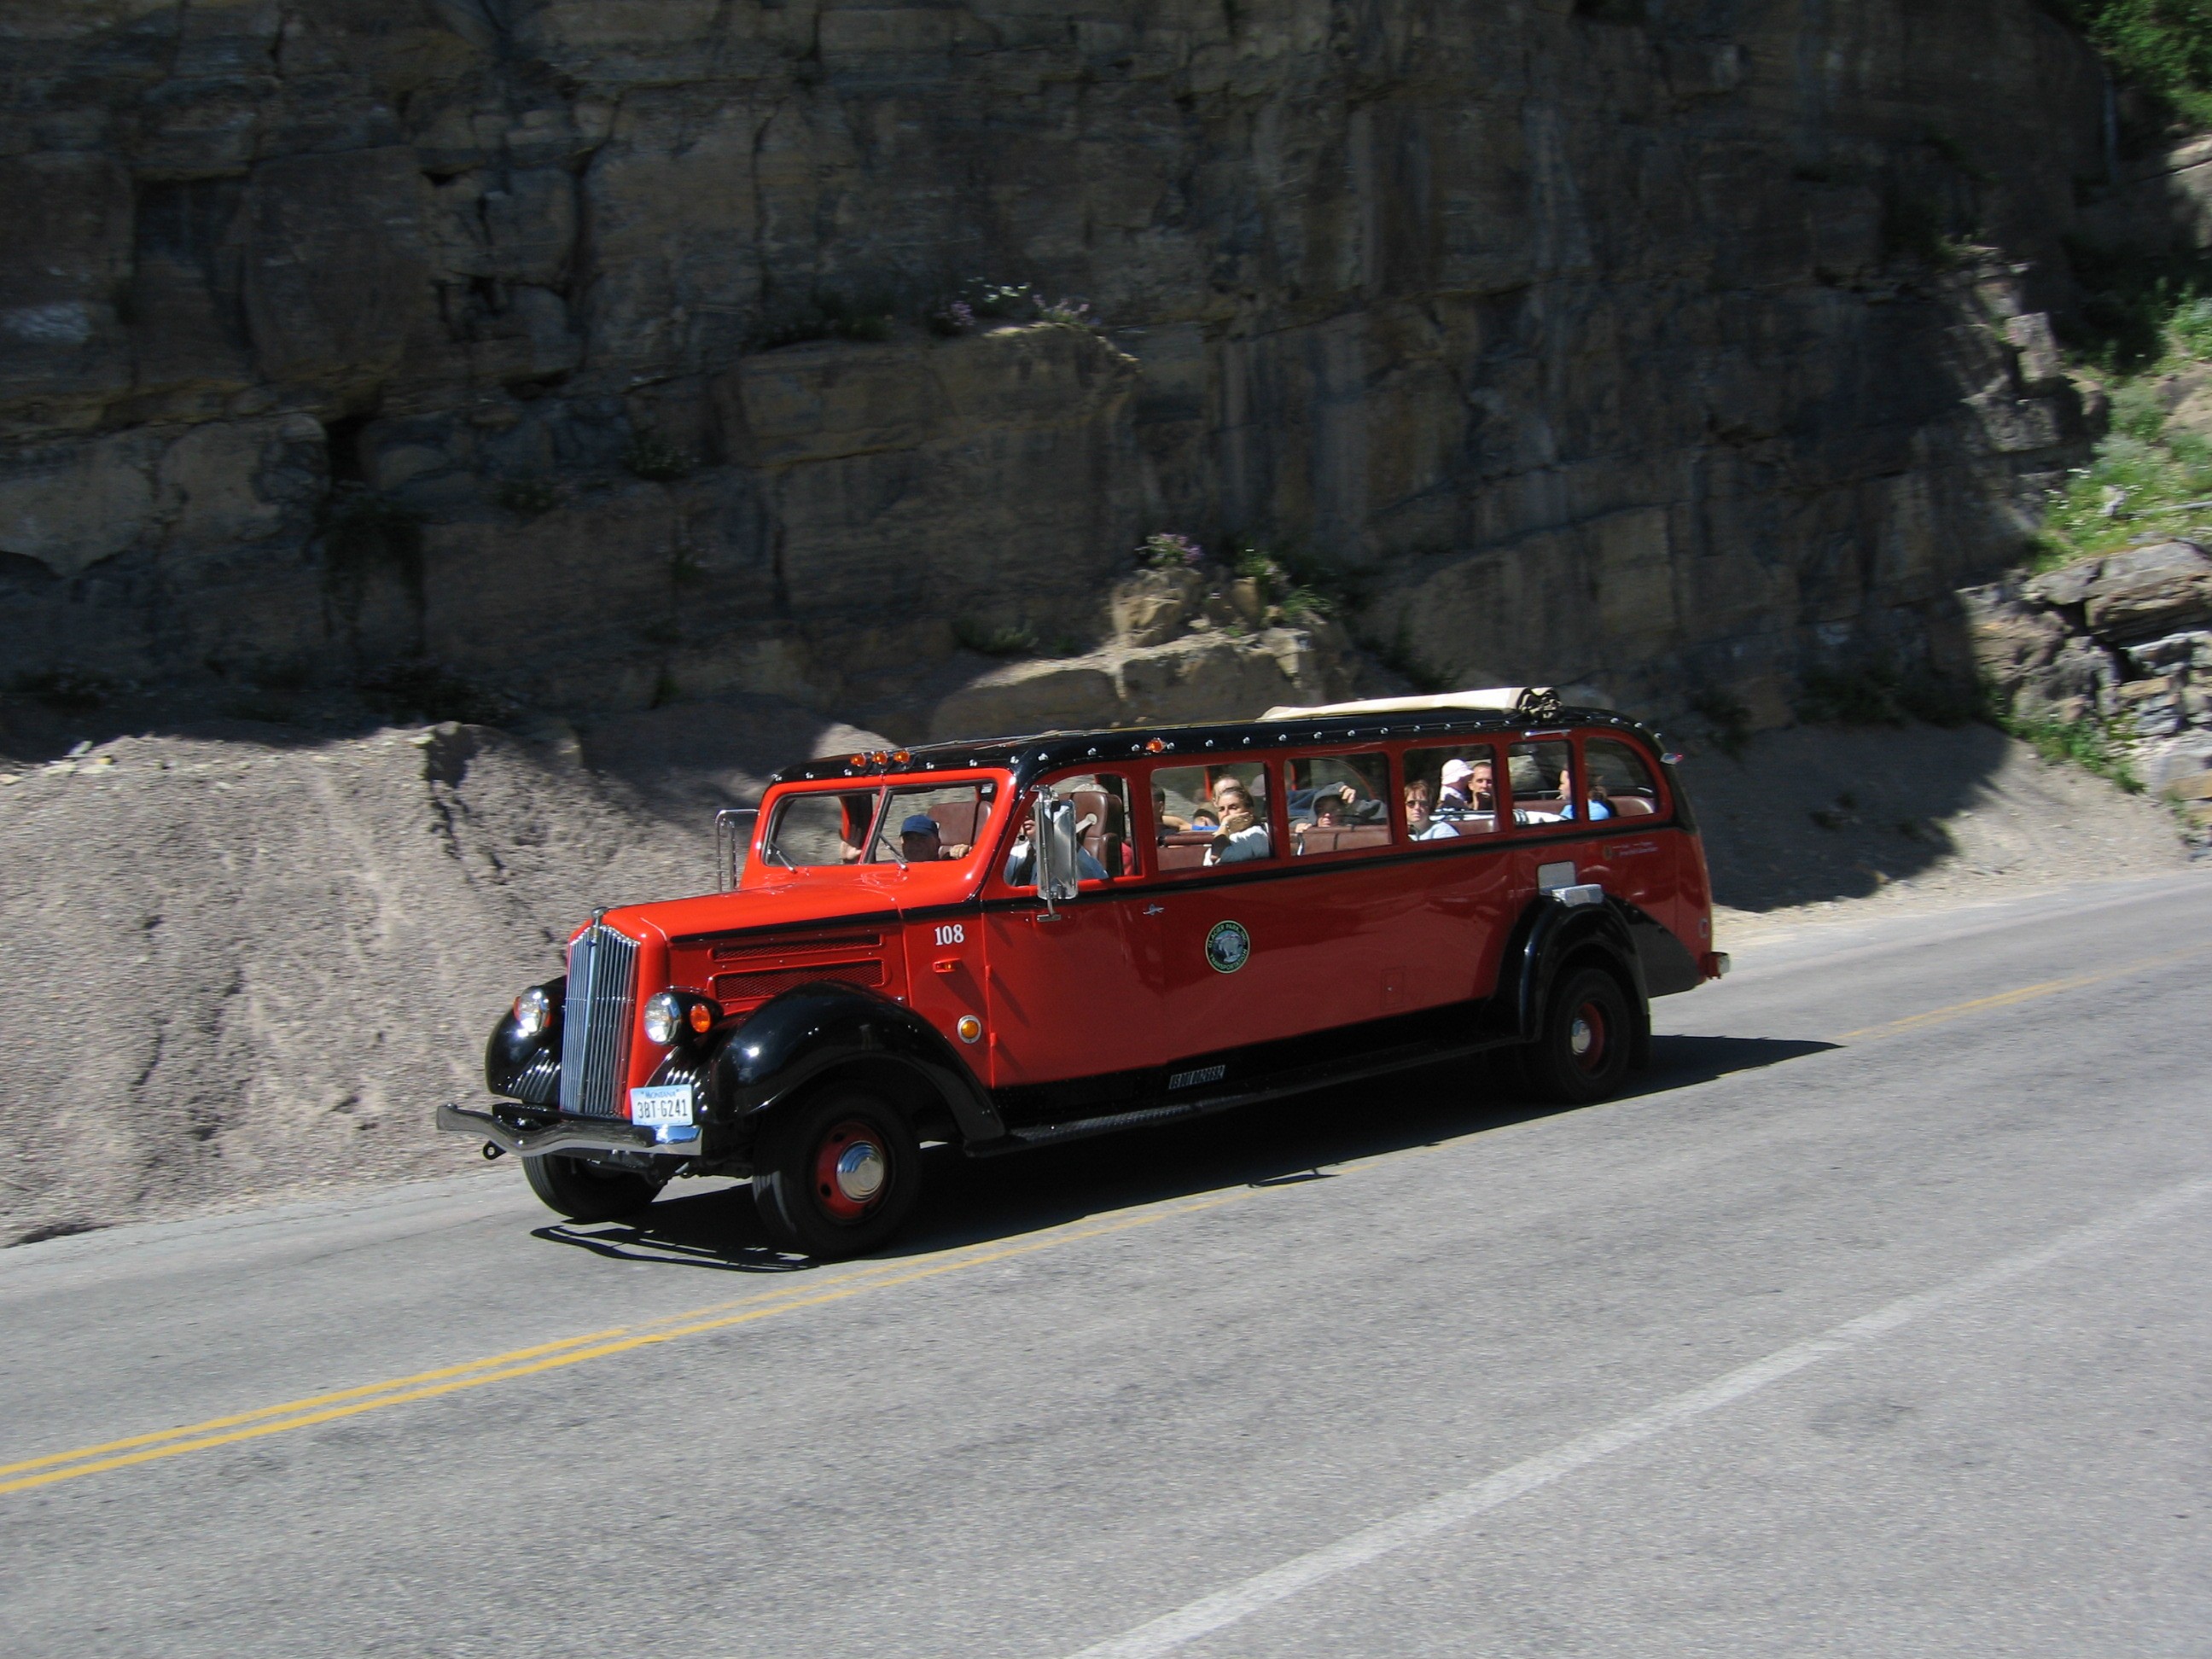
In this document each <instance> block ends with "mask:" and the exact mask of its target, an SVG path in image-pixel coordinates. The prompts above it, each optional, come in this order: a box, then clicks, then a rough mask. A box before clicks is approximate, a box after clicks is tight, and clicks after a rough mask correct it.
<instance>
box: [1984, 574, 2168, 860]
mask: <svg viewBox="0 0 2212 1659" xmlns="http://www.w3.org/2000/svg"><path fill="white" fill-rule="evenodd" d="M1962 597H1964V598H1965V599H1966V601H1967V604H1968V610H1969V614H1970V615H1971V616H1972V618H1973V623H1974V638H1975V645H1976V649H1977V651H1978V654H1979V656H1980V659H1981V662H1982V666H1983V670H1984V673H1985V674H1986V676H1987V677H1988V678H1989V680H1990V683H1991V684H1992V686H1993V687H1994V689H1995V690H1996V692H1997V694H1998V695H1999V696H2001V697H2002V699H2003V701H2004V702H2005V703H2006V705H2007V706H2008V707H2009V708H2011V709H2012V711H2013V712H2014V713H2015V714H2019V715H2021V716H2023V717H2025V718H2027V719H2029V720H2047V721H2051V722H2054V723H2057V724H2059V725H2071V724H2074V723H2076V722H2080V721H2083V720H2093V721H2099V722H2102V723H2105V724H2106V725H2107V726H2111V727H2112V728H2114V729H2115V730H2117V731H2118V732H2119V733H2120V734H2121V735H2122V736H2123V737H2124V738H2127V739H2129V740H2130V741H2131V742H2132V744H2134V746H2135V748H2136V763H2137V768H2138V769H2139V770H2140V772H2141V773H2142V781H2144V782H2145V783H2147V784H2148V786H2149V787H2152V788H2153V789H2160V790H2170V791H2172V793H2174V794H2175V795H2176V796H2177V797H2178V798H2180V799H2185V800H2191V801H2196V800H2203V799H2208V798H2212V787H2208V786H2212V553H2207V552H2206V551H2205V550H2204V549H2203V547H2201V546H2199V545H2198V544H2197V543H2195V542H2190V541H2166V542H2160V541H2156V540H2146V541H2145V542H2143V543H2142V544H2139V545H2137V546H2135V547H2130V548H2129V549H2127V550H2124V551H2123V552H2118V553H2113V554H2108V555H2106V556H2103V557H2101V558H2093V559H2084V560H2081V561H2079V562H2075V563H2073V564H2069V565H2066V566H2064V567H2063V568H2059V569H2057V570H2052V571H2048V572H2046V573H2045V574H2042V575H2039V576H2035V577H2032V578H2029V579H2027V580H2021V579H2020V578H2018V577H2016V576H2015V577H2008V578H2007V579H2006V580H2002V581H1999V582H1994V583H1991V584H1990V585H1988V586H1984V587H1980V588H1975V589H1969V590H1967V592H1966V593H1965V594H1964V595H1963V596H1962ZM2188 810H2189V811H2190V812H2191V816H2192V823H2193V824H2194V827H2195V828H2197V829H2208V828H2212V818H2208V817H2206V813H2205V810H2204V809H2201V808H2197V807H2191V808H2189V809H2188Z"/></svg>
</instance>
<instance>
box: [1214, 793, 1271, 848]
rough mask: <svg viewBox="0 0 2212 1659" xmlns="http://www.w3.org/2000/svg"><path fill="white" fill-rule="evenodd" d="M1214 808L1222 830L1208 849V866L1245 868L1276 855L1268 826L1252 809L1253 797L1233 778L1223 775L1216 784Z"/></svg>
mask: <svg viewBox="0 0 2212 1659" xmlns="http://www.w3.org/2000/svg"><path fill="white" fill-rule="evenodd" d="M1213 805H1214V807H1215V809H1216V810H1217V811H1219V812H1220V814H1221V828H1220V829H1219V830H1218V831H1217V832H1216V834H1215V835H1214V837H1213V844H1212V846H1210V847H1208V848H1206V862H1207V863H1208V864H1242V863H1244V862H1245V861H1246V860H1250V859H1264V858H1269V857H1272V856H1273V848H1271V847H1270V846H1269V845H1268V842H1267V825H1266V824H1264V823H1261V821H1260V816H1259V814H1258V813H1257V812H1255V811H1253V809H1252V796H1251V793H1250V792H1249V790H1247V789H1246V788H1245V787H1244V786H1243V784H1242V783H1240V782H1239V781H1237V779H1236V778H1235V777H1234V776H1229V775H1225V776H1224V777H1222V778H1221V779H1220V780H1219V781H1218V782H1216V783H1215V784H1214V786H1213Z"/></svg>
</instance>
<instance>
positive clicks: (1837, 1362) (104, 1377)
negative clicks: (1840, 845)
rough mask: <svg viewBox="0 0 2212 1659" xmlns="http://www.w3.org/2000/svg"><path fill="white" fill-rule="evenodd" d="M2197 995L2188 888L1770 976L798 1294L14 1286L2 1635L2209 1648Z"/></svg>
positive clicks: (521, 1221)
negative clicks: (1624, 1034)
mask: <svg viewBox="0 0 2212 1659" xmlns="http://www.w3.org/2000/svg"><path fill="white" fill-rule="evenodd" d="M1722 943H1723V945H1725V944H1726V943H1727V941H1726V940H1723V941H1722ZM2208 986H2212V878H2183V879H2167V880H2165V881H2162V882H2159V883H2155V884H2141V883H2138V884H2131V885H2129V886H2124V887H2109V888H2104V889H2099V890H2089V889H2084V890H2079V891H2076V892H2075V893H2072V894H2069V895H2063V896H2045V897H2041V898H2036V899H2032V900H2023V901H2016V902H2008V903H2005V904H2002V905H1997V906H1984V907H1982V908H1978V909H1973V910H1968V911H1956V912H1952V913H1949V914H1947V915H1938V916H1934V917H1927V916H1923V917H1919V918H1904V917H1893V918H1891V919H1889V920H1887V921H1881V922H1879V923H1867V924H1861V925H1854V926H1852V927H1827V928H1822V929H1808V930H1805V931H1803V932H1801V933H1796V934H1794V935H1790V936H1787V937H1784V938H1780V939H1775V940H1773V941H1771V942H1770V943H1768V944H1766V945H1763V946H1760V947H1759V948H1757V949H1753V950H1749V951H1745V952H1743V953H1742V954H1741V957H1739V961H1738V971H1737V973H1736V975H1735V976H1734V977H1732V978H1731V979H1729V981H1726V982H1725V983H1724V984H1722V985H1719V986H1714V987H1706V988H1705V989H1704V990H1702V991H1699V992H1698V993H1696V994H1692V995H1689V996H1686V997H1680V998H1676V999H1673V1000H1670V1001H1668V1002H1665V1003H1662V1004H1661V1005H1660V1007H1659V1013H1660V1018H1661V1029H1662V1032H1663V1033H1664V1035H1663V1036H1662V1037H1661V1039H1660V1041H1659V1042H1658V1045H1657V1048H1658V1053H1657V1065H1656V1069H1655V1070H1654V1072H1653V1073H1650V1075H1649V1076H1648V1077H1647V1078H1646V1079H1644V1082H1643V1083H1642V1085H1641V1086H1640V1087H1639V1090H1638V1092H1637V1093H1635V1094H1634V1095H1633V1096H1632V1097H1630V1098H1627V1099H1625V1100H1621V1101H1619V1102H1615V1103H1610V1104H1607V1105H1606V1106H1602V1107H1599V1108H1595V1109H1588V1110H1582V1111H1568V1112H1559V1113H1553V1114H1550V1115H1533V1116H1532V1115H1528V1114H1527V1113H1526V1112H1525V1111H1522V1110H1518V1109H1514V1108H1511V1107H1510V1106H1506V1105H1504V1104H1502V1103H1500V1102H1498V1100H1497V1099H1496V1098H1494V1097H1491V1096H1489V1095H1487V1094H1486V1092H1485V1091H1484V1090H1483V1088H1482V1086H1481V1083H1480V1079H1479V1078H1475V1077H1471V1076H1455V1075H1451V1074H1448V1073H1430V1074H1425V1075H1422V1076H1420V1077H1418V1078H1415V1079H1410V1080H1407V1081H1403V1082H1401V1083H1399V1084H1397V1085H1392V1086H1389V1087H1387V1088H1372V1089H1362V1090H1358V1091H1347V1092H1345V1093H1343V1094H1340V1095H1338V1096H1335V1097H1318V1098H1313V1099H1308V1100H1305V1101H1302V1102H1298V1103H1293V1104H1291V1105H1289V1106H1278V1107H1273V1108H1269V1109H1261V1110H1255V1111H1253V1112H1251V1113H1249V1114H1246V1115H1243V1116H1242V1117H1237V1118H1233V1119H1227V1120H1220V1121H1215V1122H1212V1123H1211V1124H1208V1125H1204V1126H1198V1127H1191V1128H1188V1129H1185V1130H1182V1131H1177V1132H1171V1133H1154V1134H1152V1135H1149V1136H1146V1137H1143V1138H1138V1139H1121V1140H1118V1141H1109V1142H1094V1143H1090V1144H1088V1145H1085V1146H1074V1147H1069V1148H1065V1149H1062V1150H1060V1151H1059V1152H1054V1153H1049V1154H1045V1155H1039V1156H1036V1157H1032V1158H1029V1159H1028V1160H1027V1161H1022V1160H1016V1159H1007V1160H1000V1161H996V1162H991V1163H985V1164H965V1163H963V1161H961V1160H960V1159H959V1158H957V1156H950V1155H948V1156H946V1157H945V1158H942V1159H941V1160H940V1161H939V1164H937V1165H936V1166H935V1167H934V1169H933V1176H941V1177H942V1179H940V1180H938V1181H937V1182H936V1185H935V1187H934V1189H933V1196H932V1197H931V1198H930V1199H928V1200H926V1208H925V1212H924V1214H923V1216H922V1218H921V1225H919V1226H918V1227H917V1228H916V1229H915V1231H914V1234H913V1236H912V1237H910V1238H909V1239H908V1241H907V1243H906V1244H905V1246H904V1248H903V1249H902V1250H901V1252H900V1253H899V1254H897V1255H891V1256H886V1257H883V1258H878V1259H876V1260H873V1261H867V1262H862V1263H850V1264H845V1265H843V1266H840V1267H828V1268H813V1267H803V1266H794V1265H793V1264H790V1263H787V1262H785V1261H781V1260H780V1259H778V1258H775V1257H774V1256H772V1255H769V1254H768V1253H767V1252H766V1250H765V1249H763V1246H762V1245H761V1243H760V1240H759V1235H758V1233H757V1231H755V1229H754V1227H753V1225H752V1222H751V1218H750V1213H749V1211H748V1207H747V1206H748V1200H745V1199H744V1196H743V1195H742V1194H739V1193H737V1192H734V1191H732V1190H729V1189H728V1188H726V1187H722V1186H715V1187H708V1186H707V1185H705V1184H704V1183H702V1184H700V1185H699V1186H698V1187H696V1188H690V1189H688V1190H687V1188H684V1187H678V1188H675V1189H673V1190H672V1192H671V1196H670V1197H668V1198H666V1199H665V1200H663V1201H662V1202H661V1203H660V1204H659V1205H658V1206H655V1208H654V1210H653V1212H652V1213H651V1215H650V1217H649V1218H648V1220H647V1225H645V1226H644V1228H643V1229H642V1230H640V1229H638V1228H635V1227H625V1226H593V1227H574V1226H568V1225H553V1223H552V1218H551V1217H550V1215H549V1214H548V1213H547V1212H544V1211H543V1210H541V1209H538V1207H537V1206H536V1204H535V1201H534V1200H532V1199H531V1198H530V1197H529V1195H528V1194H527V1192H526V1190H525V1188H523V1185H522V1182H521V1179H520V1175H519V1174H517V1173H515V1172H514V1171H513V1169H512V1167H511V1166H502V1167H499V1168H495V1169H492V1170H482V1171H476V1172H472V1173H471V1174H468V1175H465V1176H450V1177H447V1178H443V1179H440V1180H436V1181H429V1182H422V1183H420V1184H417V1185H416V1186H412V1187H409V1188H401V1189H397V1190H392V1191H389V1192H386V1193H382V1194H374V1195H372V1196H368V1197H364V1198H358V1199H354V1200H345V1201H339V1200H328V1201H324V1202H320V1203H317V1204H313V1205H304V1206H292V1207H289V1208H283V1209H276V1210H269V1211H263V1212H256V1213H250V1214H244V1215H236V1216H230V1217H221V1218H209V1219H205V1220H202V1221H197V1222H191V1223H184V1224H177V1225H163V1226H153V1227H143V1228H132V1229H125V1230H120V1231H115V1232H112V1233H106V1234H95V1235H88V1236H85V1237H77V1238H68V1239H58V1240H54V1241H52V1242H49V1243H43V1244H37V1245H31V1246H26V1247H22V1248H20V1249H15V1250H10V1251H8V1252H6V1253H4V1255H0V1331H4V1335H5V1340H4V1342H0V1464H4V1465H5V1466H6V1467H4V1468H0V1649H4V1650H5V1651H6V1652H8V1653H9V1654H10V1655H17V1656H30V1655H54V1656H70V1659H82V1656H90V1655H142V1654H143V1655H160V1656H164V1659H181V1656H190V1655H224V1656H234V1655H245V1654H274V1655H287V1656H289V1655H305V1654H378V1655H382V1654H410V1655H411V1654H435V1655H441V1656H445V1655H507V1654H525V1653H526V1654H529V1655H532V1656H549V1659H550V1656H567V1655H590V1656H595V1659H597V1656H605V1655H609V1654H616V1655H622V1656H625V1659H648V1656H660V1655H683V1656H687V1659H689V1656H723V1655H728V1656H738V1655H744V1656H785V1655H789V1656H799V1655H808V1656H847V1655H861V1654H896V1655H902V1656H903V1655H946V1656H961V1659H982V1656H1000V1655H1004V1656H1020V1659H1067V1656H1073V1655H1077V1654H1081V1653H1085V1652H1086V1651H1092V1652H1095V1653H1096V1654H1114V1655H1118V1656H1138V1655H1150V1654H1166V1653H1176V1654H1183V1655H1188V1656H1192V1659H1219V1656H1227V1655H1232V1654H1234V1655H1255V1656H1259V1655H1264V1656H1270V1659H1273V1656H1285V1655H1331V1656H1342V1655H1362V1656H1364V1655H1389V1656H1392V1659H1398V1656H1408V1655H1418V1654H1429V1653H1438V1654H1451V1655H1455V1656H1462V1655H1474V1654H1480V1655H1538V1654H1541V1655H1562V1654H1602V1655H1617V1654H1635V1655H1638V1656H1648V1655H1690V1654H1698V1655H1703V1654H1725V1655H1728V1656H1730V1659H1739V1656H1748V1655H1763V1654H1790V1655H1802V1654H1831V1653H1832V1654H1851V1655H1862V1654H1871V1655H1891V1654H1894V1655H1899V1656H1906V1655H1909V1656H1914V1659H1920V1656H1926V1655H1929V1654H1938V1653H1940V1654H1943V1655H1946V1656H1959V1655H1970V1654H2002V1655H2007V1656H2017V1655H2037V1654H2050V1655H2064V1656H2069V1659H2076V1656H2083V1655H2123V1654H2124V1655H2172V1654H2212V1432H2208V1431H2212V1365H2209V1364H2208V1358H2212V1297H2208V1296H2207V1294H2206V1292H2205V1288H2204V1287H2205V1285H2206V1284H2207V1282H2208V1277H2212V1133H2208V1109H2212V1018H2208V1017H2207V1016H2208V1001H2212V999H2208V994H2207V987H2208ZM460 1156H462V1154H460V1153H459V1152H458V1151H457V1152H456V1159H457V1160H458V1159H459V1157H460Z"/></svg>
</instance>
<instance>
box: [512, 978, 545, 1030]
mask: <svg viewBox="0 0 2212 1659" xmlns="http://www.w3.org/2000/svg"><path fill="white" fill-rule="evenodd" d="M552 1023H553V999H552V998H551V997H549V996H547V995H546V994H545V987H544V986H542V985H533V986H532V987H530V988H529V989H528V990H527V991H525V992H524V993H523V994H521V995H520V996H519V997H517V998H515V1000H514V1029H515V1030H516V1031H517V1032H519V1033H520V1035H522V1036H525V1037H534V1036H543V1035H544V1030H545V1028H546V1027H547V1026H548V1025H550V1024H552Z"/></svg>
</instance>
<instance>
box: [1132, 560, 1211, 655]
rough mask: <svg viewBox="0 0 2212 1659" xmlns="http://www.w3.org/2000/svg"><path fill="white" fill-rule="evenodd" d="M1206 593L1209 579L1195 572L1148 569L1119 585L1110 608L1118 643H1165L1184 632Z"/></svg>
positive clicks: (1141, 644)
mask: <svg viewBox="0 0 2212 1659" xmlns="http://www.w3.org/2000/svg"><path fill="white" fill-rule="evenodd" d="M1205 592H1206V579H1205V578H1204V577H1203V576H1201V575H1200V574H1198V572H1196V571H1195V570H1145V571H1139V573H1138V574H1136V575H1134V576H1132V577H1130V578H1128V579H1127V580H1125V581H1121V582H1118V583H1116V584H1115V587H1114V593H1113V597H1112V599H1110V600H1109V605H1108V608H1109V611H1110V612H1111V614H1112V617H1113V621H1114V635H1115V640H1116V641H1117V642H1118V643H1120V644H1121V645H1125V646H1146V645H1164V644H1166V643H1167V642H1168V641H1170V640H1172V639H1175V638H1176V637H1177V636H1179V635H1181V634H1182V630H1183V624H1184V623H1185V622H1187V621H1188V619H1189V618H1190V617H1191V616H1192V615H1193V614H1194V611H1196V610H1197V608H1198V606H1199V605H1200V602H1201V601H1202V599H1204V597H1205Z"/></svg>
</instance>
